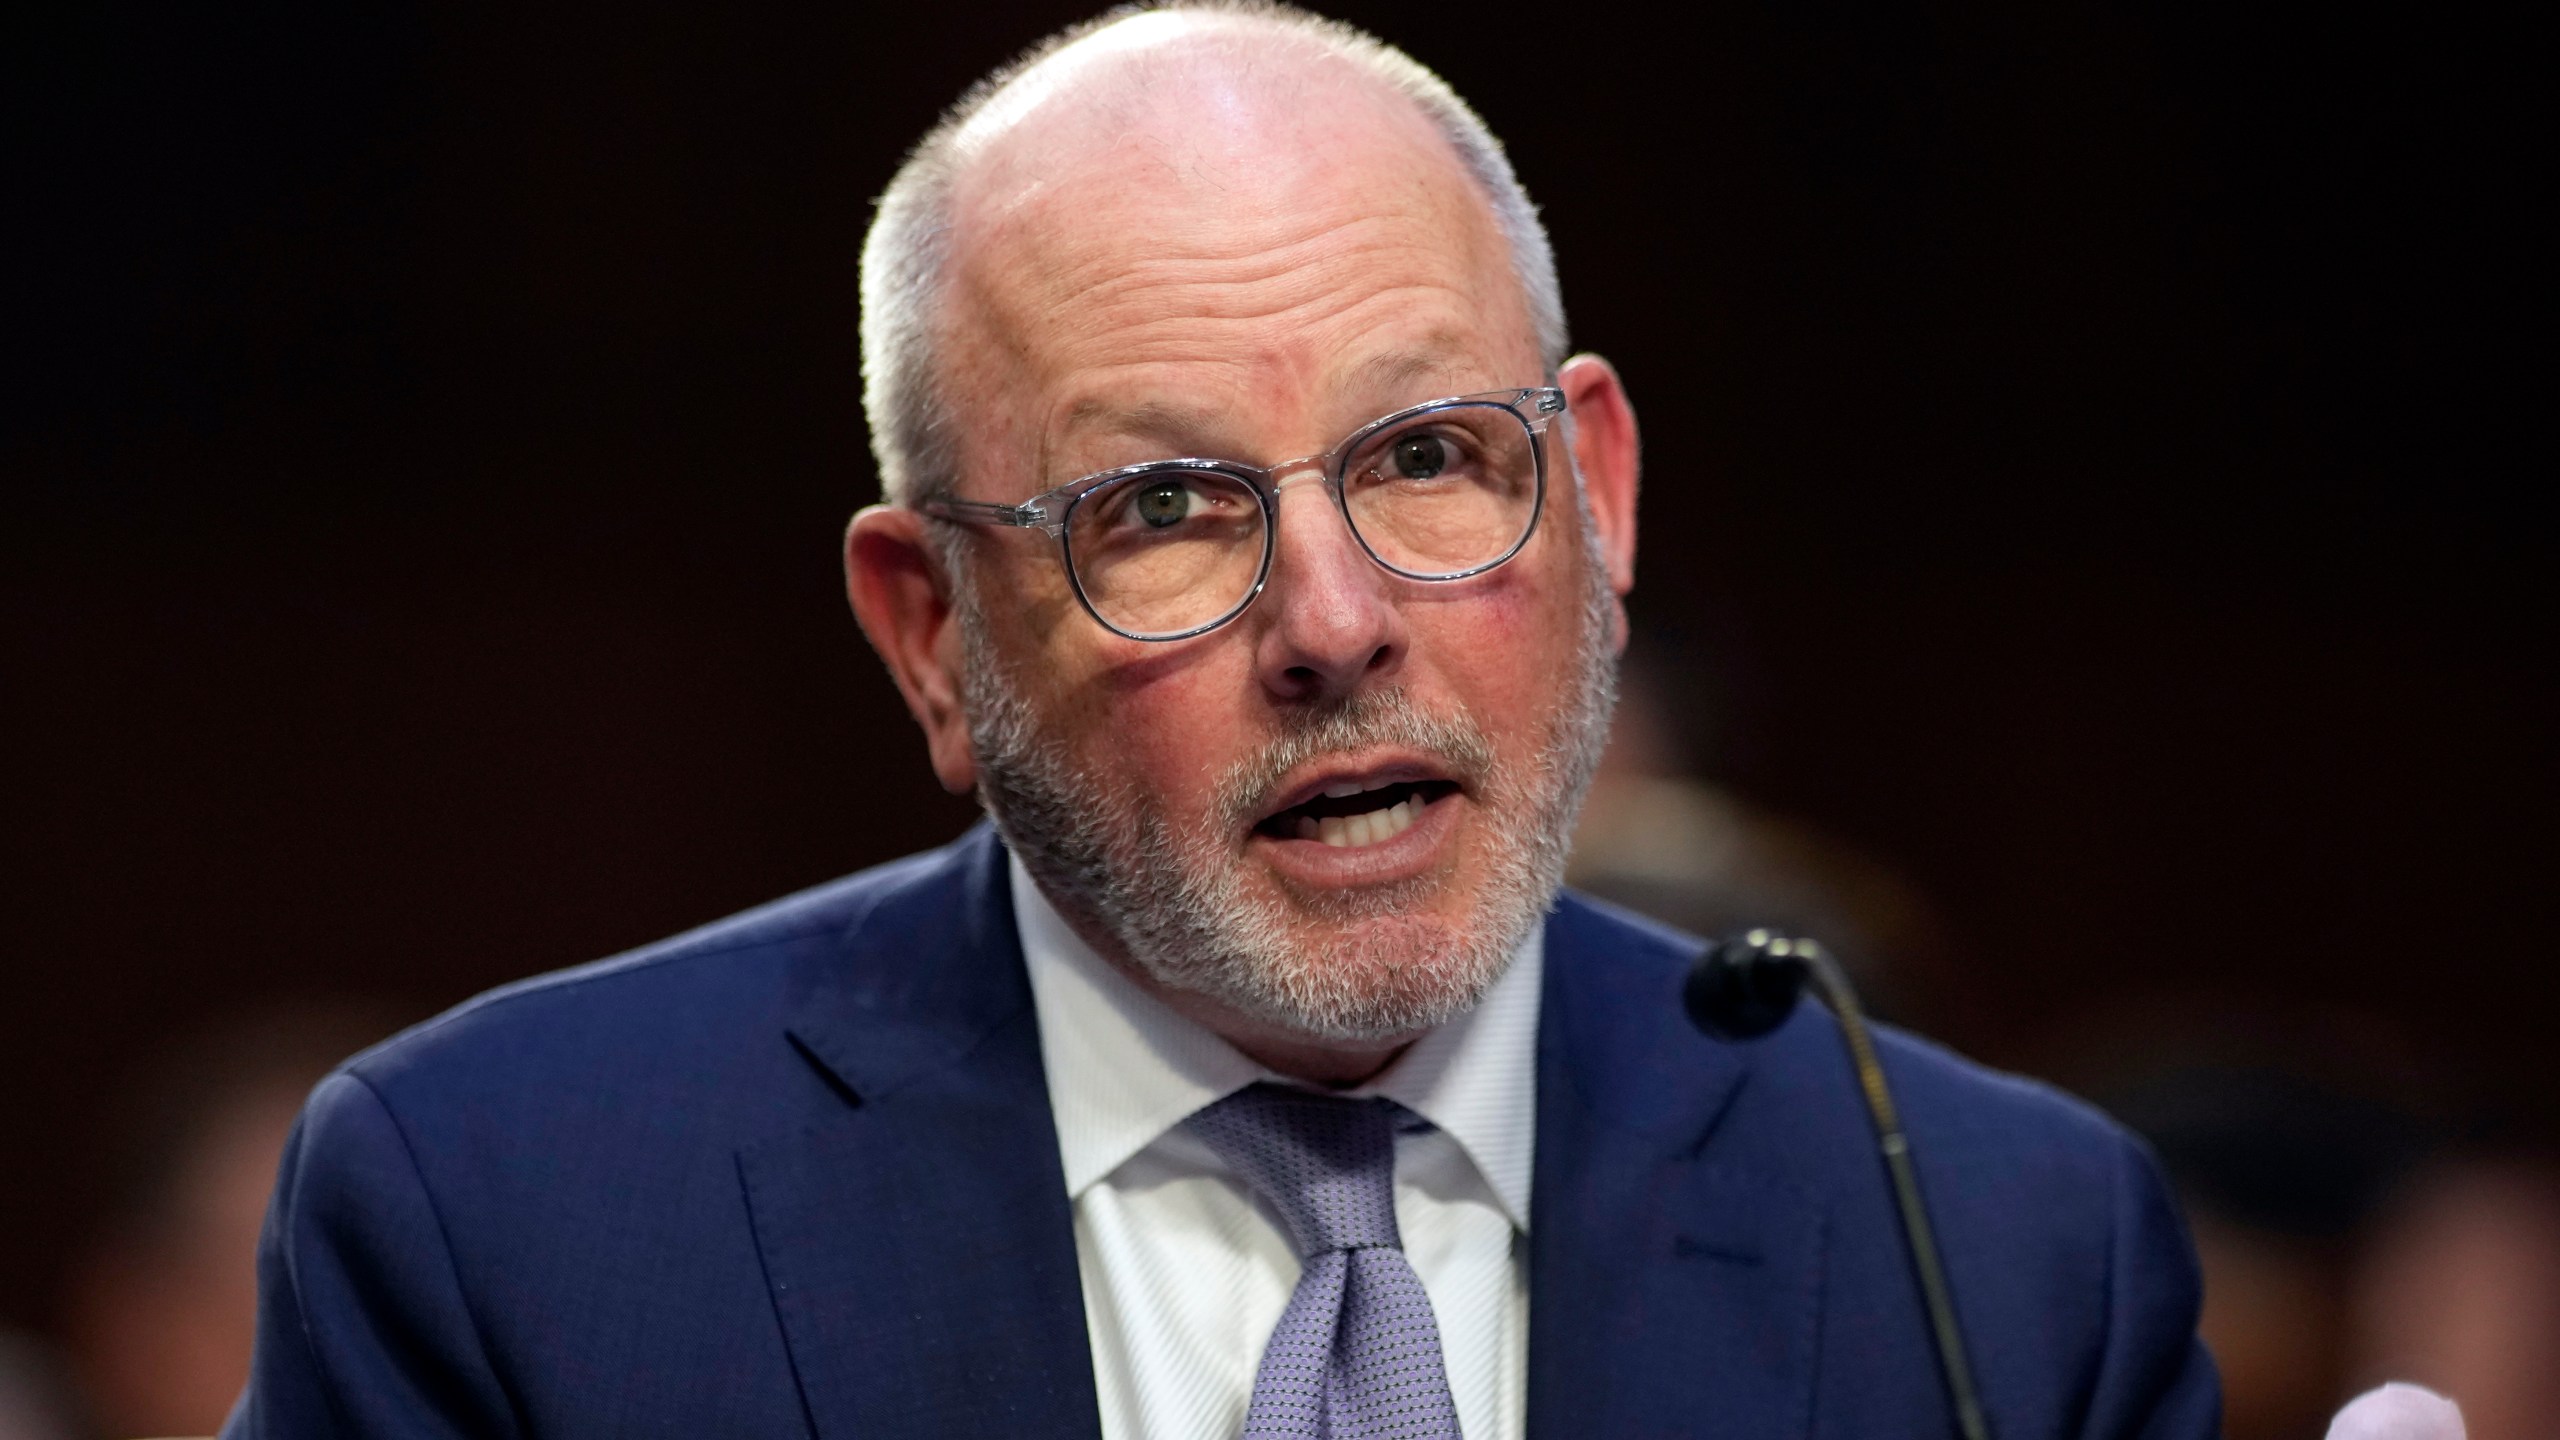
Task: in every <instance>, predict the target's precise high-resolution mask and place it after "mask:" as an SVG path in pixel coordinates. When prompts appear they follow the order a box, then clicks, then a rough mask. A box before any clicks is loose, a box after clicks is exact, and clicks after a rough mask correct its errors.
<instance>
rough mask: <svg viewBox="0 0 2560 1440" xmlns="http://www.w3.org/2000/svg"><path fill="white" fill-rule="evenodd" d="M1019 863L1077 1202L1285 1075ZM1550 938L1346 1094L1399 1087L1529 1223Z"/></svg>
mask: <svg viewBox="0 0 2560 1440" xmlns="http://www.w3.org/2000/svg"><path fill="white" fill-rule="evenodd" d="M1007 859H1008V866H1009V870H1010V875H1011V888H1012V895H1013V916H1014V925H1015V929H1016V930H1017V932H1018V933H1019V934H1020V935H1021V937H1022V958H1023V963H1024V965H1025V966H1026V968H1027V969H1028V970H1029V972H1030V976H1031V994H1032V1002H1033V1004H1034V1006H1035V1008H1036V1009H1037V1011H1038V1014H1039V1022H1040V1050H1041V1059H1042V1063H1043V1065H1044V1066H1045V1068H1046V1069H1047V1072H1048V1080H1049V1105H1050V1108H1051V1111H1052V1113H1053V1116H1054V1118H1055V1120H1056V1122H1057V1127H1058V1148H1059V1153H1060V1157H1061V1158H1062V1159H1063V1161H1064V1162H1065V1169H1066V1180H1067V1195H1068V1197H1069V1198H1070V1199H1074V1198H1077V1197H1080V1196H1082V1195H1083V1194H1084V1192H1085V1191H1086V1190H1088V1189H1090V1188H1092V1186H1093V1185H1094V1184H1095V1183H1096V1182H1098V1181H1100V1180H1101V1179H1102V1178H1103V1177H1104V1176H1106V1175H1109V1174H1110V1173H1111V1172H1112V1171H1114V1170H1117V1169H1118V1168H1120V1166H1121V1165H1122V1164H1123V1163H1125V1162H1126V1161H1127V1160H1128V1159H1129V1158H1130V1157H1131V1156H1133V1155H1136V1154H1137V1153H1138V1152H1139V1151H1141V1150H1144V1149H1146V1148H1147V1147H1148V1146H1149V1145H1152V1144H1154V1143H1155V1142H1156V1140H1157V1138H1158V1137H1160V1136H1162V1135H1163V1134H1164V1133H1165V1132H1166V1131H1168V1130H1170V1129H1172V1128H1173V1127H1174V1126H1176V1125H1179V1124H1181V1123H1182V1122H1183V1121H1184V1120H1185V1119H1187V1118H1189V1116H1190V1115H1191V1114H1192V1112H1194V1111H1196V1110H1198V1109H1200V1108H1201V1107H1202V1106H1204V1105H1207V1104H1209V1103H1210V1102H1212V1101H1215V1100H1219V1099H1222V1098H1224V1097H1226V1096H1228V1095H1231V1094H1233V1093H1234V1092H1236V1091H1238V1090H1241V1089H1243V1088H1244V1087H1245V1086H1247V1085H1250V1084H1252V1083H1254V1082H1255V1081H1257V1080H1278V1079H1281V1078H1282V1077H1280V1076H1278V1075H1276V1074H1274V1073H1273V1072H1271V1071H1270V1070H1267V1069H1265V1068H1264V1067H1263V1066H1262V1065H1260V1064H1258V1063H1257V1062H1255V1061H1253V1060H1251V1059H1248V1058H1247V1057H1246V1056H1245V1055H1244V1054H1243V1053H1242V1052H1241V1051H1238V1050H1237V1049H1236V1048H1235V1047H1234V1046H1232V1045H1230V1044H1228V1043H1227V1042H1226V1041H1224V1040H1222V1039H1220V1038H1218V1037H1217V1036H1216V1035H1214V1034H1211V1033H1210V1032H1209V1031H1208V1030H1206V1029H1204V1028H1202V1027H1201V1026H1200V1025H1198V1024H1196V1023H1194V1022H1193V1021H1191V1020H1189V1019H1186V1018H1184V1017H1183V1016H1181V1015H1179V1014H1176V1013H1175V1012H1174V1011H1173V1010H1172V1008H1171V1007H1169V1006H1167V1005H1166V1004H1165V1003H1164V1002H1163V1001H1161V1000H1158V999H1157V998H1156V997H1154V996H1153V995H1150V994H1148V993H1147V992H1146V991H1145V990H1143V989H1141V988H1140V987H1139V985H1138V983H1137V982H1136V981H1134V980H1132V979H1130V978H1129V977H1128V976H1127V975H1125V974H1123V973H1121V971H1120V970H1119V969H1118V968H1117V967H1115V966H1113V965H1112V964H1111V963H1110V962H1109V961H1107V960H1104V959H1103V958H1102V957H1101V956H1100V955H1097V954H1095V953H1094V951H1093V947H1092V946H1090V945H1087V944H1086V943H1085V942H1084V939H1083V937H1082V936H1079V935H1077V934H1076V933H1075V931H1074V930H1073V929H1072V928H1070V927H1069V926H1068V924H1067V922H1066V920H1065V918H1064V917H1062V916H1060V915H1059V914H1058V912H1057V909H1056V907H1054V906H1052V905H1051V904H1050V903H1049V898H1048V897H1047V896H1046V895H1043V894H1042V893H1041V892H1040V887H1039V885H1038V884H1037V883H1035V882H1034V881H1033V880H1032V878H1031V874H1030V872H1029V871H1027V870H1025V869H1024V868H1023V865H1022V861H1021V860H1020V859H1019V858H1015V857H1011V856H1008V857H1007ZM1544 941H1545V935H1544V930H1543V927H1541V928H1540V929H1538V930H1532V931H1531V932H1530V934H1529V937H1528V938H1527V939H1526V940H1524V941H1522V942H1521V945H1520V949H1519V952H1518V953H1517V954H1516V955H1514V956H1513V957H1512V961H1511V966H1510V968H1509V969H1508V970H1506V971H1505V972H1504V973H1503V976H1502V978H1501V979H1500V980H1497V981H1496V982H1494V985H1493V988H1492V989H1491V990H1488V991H1487V992H1485V996H1484V998H1483V999H1482V1000H1481V1001H1478V1002H1477V1004H1476V1006H1475V1008H1474V1009H1472V1010H1469V1011H1468V1012H1467V1013H1465V1014H1463V1015H1460V1016H1459V1017H1457V1018H1456V1019H1454V1020H1451V1021H1449V1022H1448V1023H1447V1024H1445V1025H1442V1026H1440V1027H1439V1028H1438V1029H1435V1030H1432V1031H1429V1032H1428V1033H1426V1034H1424V1035H1423V1036H1422V1038H1420V1039H1419V1040H1416V1041H1414V1042H1413V1045H1412V1047H1411V1048H1410V1049H1408V1050H1406V1051H1405V1053H1404V1054H1402V1055H1400V1056H1398V1057H1397V1058H1396V1062H1395V1064H1393V1065H1391V1066H1389V1067H1388V1068H1387V1070H1386V1071H1385V1073H1383V1074H1381V1075H1379V1076H1378V1077H1377V1078H1376V1079H1374V1080H1372V1081H1370V1082H1369V1083H1368V1084H1366V1085H1363V1086H1361V1087H1360V1088H1358V1089H1357V1090H1352V1091H1348V1092H1345V1093H1347V1094H1350V1095H1354V1096H1362V1095H1383V1096H1386V1097H1387V1098H1388V1099H1390V1100H1393V1101H1395V1102H1396V1103H1397V1104H1400V1105H1402V1106H1404V1107H1405V1108H1406V1109H1408V1110H1411V1111H1413V1112H1414V1113H1415V1114H1417V1115H1420V1116H1421V1117H1422V1118H1423V1119H1425V1120H1428V1121H1430V1122H1431V1123H1432V1124H1433V1125H1435V1126H1437V1127H1439V1128H1440V1129H1441V1130H1443V1131H1446V1132H1447V1133H1448V1134H1449V1136H1450V1137H1451V1138H1452V1139H1454V1140H1456V1141H1457V1142H1458V1147H1459V1148H1460V1149H1461V1150H1463V1151H1465V1152H1466V1155H1467V1158H1468V1159H1469V1160H1470V1161H1471V1162H1473V1163H1474V1165H1475V1167H1476V1170H1477V1173H1479V1174H1481V1175H1482V1176H1483V1177H1484V1180H1485V1183H1486V1185H1487V1186H1489V1187H1490V1188H1491V1189H1492V1191H1493V1193H1494V1196H1495V1198H1497V1199H1498V1200H1500V1201H1501V1202H1502V1206H1503V1209H1504V1210H1505V1211H1506V1212H1508V1214H1509V1216H1510V1219H1511V1223H1512V1224H1513V1225H1514V1226H1515V1227H1517V1228H1519V1229H1520V1230H1522V1231H1526V1230H1527V1229H1528V1228H1529V1178H1530V1164H1531V1159H1532V1142H1533V1140H1534V1138H1535V1128H1536V1126H1535V1122H1536V1115H1537V1044H1538V992H1539V976H1540V973H1541V971H1542V970H1543V968H1544V963H1545V943H1544Z"/></svg>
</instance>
